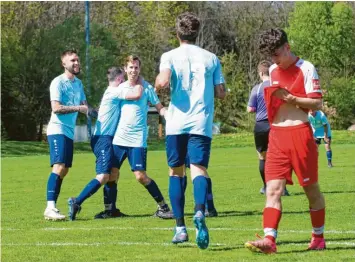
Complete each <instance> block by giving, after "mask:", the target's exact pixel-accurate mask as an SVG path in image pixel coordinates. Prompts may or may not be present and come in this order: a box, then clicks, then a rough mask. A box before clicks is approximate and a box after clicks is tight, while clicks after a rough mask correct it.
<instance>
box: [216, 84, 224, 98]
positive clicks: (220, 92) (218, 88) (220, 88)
mask: <svg viewBox="0 0 355 262" xmlns="http://www.w3.org/2000/svg"><path fill="white" fill-rule="evenodd" d="M214 95H215V97H216V98H218V99H224V98H225V97H226V95H227V92H226V89H225V87H224V85H222V84H221V85H217V86H215V88H214Z"/></svg>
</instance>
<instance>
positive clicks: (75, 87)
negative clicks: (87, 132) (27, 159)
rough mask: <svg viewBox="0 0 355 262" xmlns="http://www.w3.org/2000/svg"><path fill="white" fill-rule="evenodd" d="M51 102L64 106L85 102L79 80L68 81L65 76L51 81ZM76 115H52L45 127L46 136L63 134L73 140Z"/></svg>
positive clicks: (75, 78)
mask: <svg viewBox="0 0 355 262" xmlns="http://www.w3.org/2000/svg"><path fill="white" fill-rule="evenodd" d="M49 89H50V99H51V101H58V102H60V103H61V104H62V105H64V106H79V105H80V104H81V103H82V102H83V101H86V97H85V94H84V87H83V84H82V83H81V80H80V79H78V78H77V77H74V79H73V80H70V79H69V78H68V77H67V76H66V75H65V74H62V75H60V76H57V77H56V78H54V79H53V81H52V83H51V86H50V88H49ZM77 116H78V113H77V112H75V113H69V114H54V113H53V112H52V115H51V119H50V120H49V123H48V127H47V135H58V134H63V135H65V136H67V137H68V138H70V139H74V130H75V123H76V118H77Z"/></svg>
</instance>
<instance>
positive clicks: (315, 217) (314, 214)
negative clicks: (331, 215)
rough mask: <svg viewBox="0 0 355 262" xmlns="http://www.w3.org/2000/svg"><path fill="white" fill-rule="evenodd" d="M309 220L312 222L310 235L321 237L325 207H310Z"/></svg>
mask: <svg viewBox="0 0 355 262" xmlns="http://www.w3.org/2000/svg"><path fill="white" fill-rule="evenodd" d="M309 211H310V214H311V222H312V227H313V229H312V236H313V237H319V238H323V232H324V221H325V208H323V209H320V210H314V209H310V210H309Z"/></svg>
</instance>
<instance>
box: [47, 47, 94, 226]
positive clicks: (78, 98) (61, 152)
mask: <svg viewBox="0 0 355 262" xmlns="http://www.w3.org/2000/svg"><path fill="white" fill-rule="evenodd" d="M61 61H62V66H63V67H64V73H63V74H61V75H60V76H58V77H56V78H54V80H53V81H52V83H51V85H50V99H51V106H52V115H51V118H50V120H49V123H48V127H47V137H48V144H49V151H50V164H51V167H52V173H51V174H50V175H49V178H48V183H47V208H46V210H45V211H44V218H45V219H47V220H64V219H65V216H64V215H62V214H60V212H59V210H58V209H57V208H56V202H57V199H58V196H59V193H60V189H61V186H62V182H63V179H64V177H65V176H66V175H67V174H68V172H69V168H70V167H71V166H72V161H73V143H74V142H73V139H74V130H75V124H76V119H77V116H78V112H80V113H82V114H85V115H87V114H88V111H89V110H88V105H87V102H86V97H85V94H84V87H83V84H82V83H81V81H80V79H78V78H77V77H76V75H78V74H79V73H80V62H79V57H78V55H77V53H76V51H74V50H66V51H64V52H63V53H62V55H61Z"/></svg>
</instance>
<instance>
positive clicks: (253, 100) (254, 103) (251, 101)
mask: <svg viewBox="0 0 355 262" xmlns="http://www.w3.org/2000/svg"><path fill="white" fill-rule="evenodd" d="M256 87H257V86H254V87H253V89H252V90H251V92H250V96H249V102H248V106H249V107H255V108H256V106H257V96H256Z"/></svg>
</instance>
